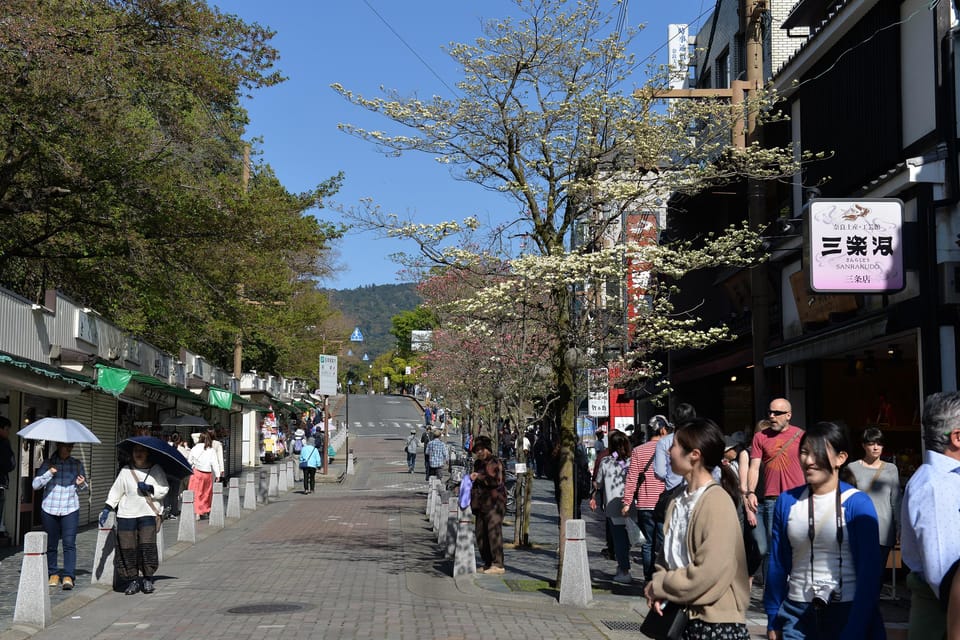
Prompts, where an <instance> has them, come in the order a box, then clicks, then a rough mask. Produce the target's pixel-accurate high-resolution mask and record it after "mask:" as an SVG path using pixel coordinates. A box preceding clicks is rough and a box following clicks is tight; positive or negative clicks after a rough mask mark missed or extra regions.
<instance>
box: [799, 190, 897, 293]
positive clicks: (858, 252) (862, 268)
mask: <svg viewBox="0 0 960 640" xmlns="http://www.w3.org/2000/svg"><path fill="white" fill-rule="evenodd" d="M809 255H810V288H811V289H812V290H813V291H815V292H817V293H889V292H895V291H900V290H902V289H903V287H904V275H903V202H902V201H900V200H897V199H896V198H882V199H880V198H876V199H871V198H864V199H860V200H856V199H836V200H811V201H810V249H809Z"/></svg>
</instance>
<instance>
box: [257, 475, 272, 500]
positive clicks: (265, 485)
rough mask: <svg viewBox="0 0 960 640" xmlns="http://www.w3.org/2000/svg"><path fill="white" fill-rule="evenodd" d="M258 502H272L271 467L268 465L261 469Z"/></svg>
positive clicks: (258, 483)
mask: <svg viewBox="0 0 960 640" xmlns="http://www.w3.org/2000/svg"><path fill="white" fill-rule="evenodd" d="M257 504H270V469H269V468H268V467H262V468H261V469H260V474H259V480H258V482H257Z"/></svg>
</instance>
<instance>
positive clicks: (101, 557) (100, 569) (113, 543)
mask: <svg viewBox="0 0 960 640" xmlns="http://www.w3.org/2000/svg"><path fill="white" fill-rule="evenodd" d="M116 521H117V514H116V512H114V511H111V512H110V515H108V516H107V521H106V522H105V523H104V524H103V526H102V527H100V528H99V529H98V530H97V547H96V549H94V550H93V570H92V571H91V572H90V584H105V585H107V586H108V587H109V588H111V589H112V588H113V576H114V570H113V557H114V555H115V554H116V552H117V536H116V534H115V533H114V532H113V525H114V523H115V522H116ZM157 542H159V540H158V541H157ZM158 548H159V545H158Z"/></svg>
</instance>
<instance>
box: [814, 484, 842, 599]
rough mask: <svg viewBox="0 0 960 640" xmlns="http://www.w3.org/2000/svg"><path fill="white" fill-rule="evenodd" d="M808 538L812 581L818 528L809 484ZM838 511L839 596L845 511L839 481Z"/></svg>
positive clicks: (840, 591) (837, 493) (837, 490)
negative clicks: (841, 502) (814, 546)
mask: <svg viewBox="0 0 960 640" xmlns="http://www.w3.org/2000/svg"><path fill="white" fill-rule="evenodd" d="M807 492H808V495H807V538H809V539H810V582H811V583H812V582H813V540H814V538H815V537H816V529H815V527H814V517H813V487H811V486H810V485H807ZM836 496H837V502H836V511H835V512H834V514H835V516H836V519H837V556H838V560H839V562H840V570H839V574H840V581H839V585H838V588H837V594H838V596H840V595H842V594H843V511H842V509H841V505H840V484H839V483H837V489H836Z"/></svg>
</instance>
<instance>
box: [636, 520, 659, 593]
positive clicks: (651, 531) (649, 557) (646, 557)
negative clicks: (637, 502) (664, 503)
mask: <svg viewBox="0 0 960 640" xmlns="http://www.w3.org/2000/svg"><path fill="white" fill-rule="evenodd" d="M637 526H639V527H640V531H642V532H643V537H644V538H646V539H647V541H646V542H644V543H643V544H642V545H640V556H641V557H642V558H643V579H644V580H646V581H647V582H650V580H652V579H653V558H654V556H653V547H654V543H655V541H656V537H655V536H656V535H657V525H656V523H655V522H654V521H653V509H640V510H639V511H637ZM661 531H662V530H661Z"/></svg>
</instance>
